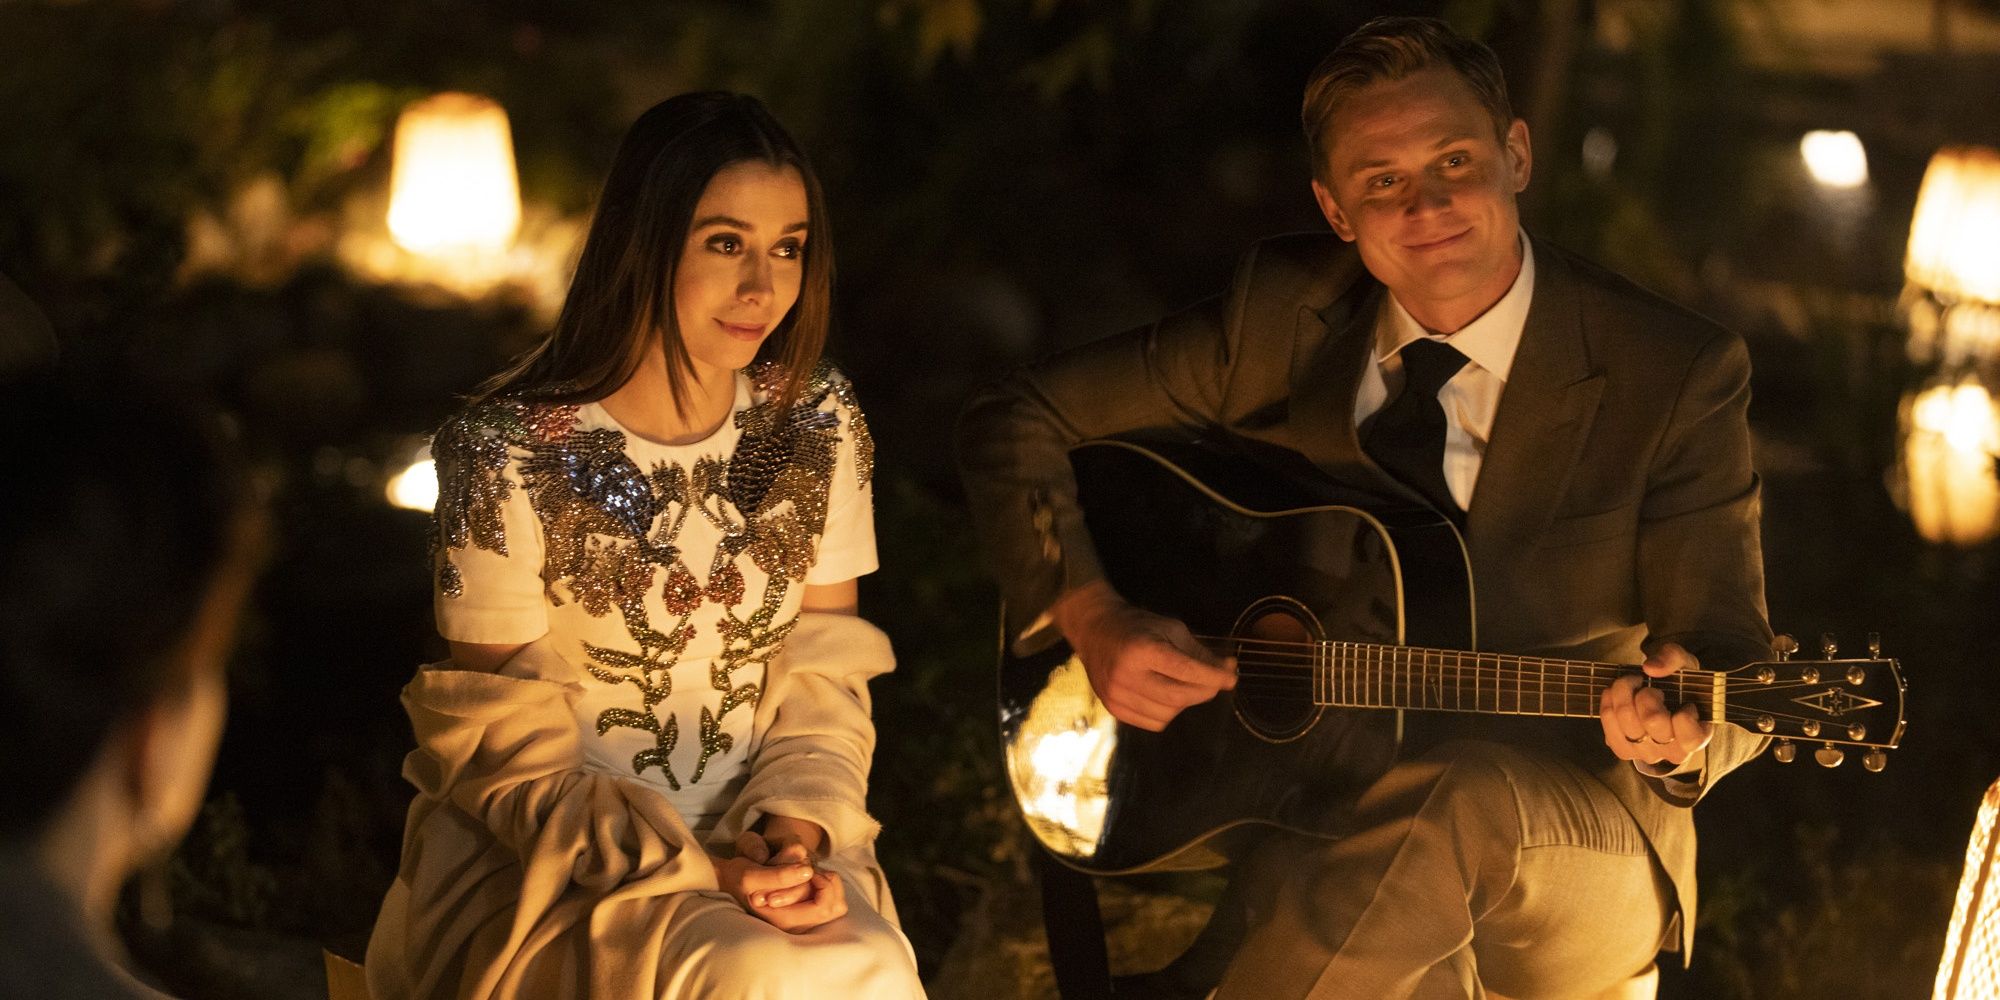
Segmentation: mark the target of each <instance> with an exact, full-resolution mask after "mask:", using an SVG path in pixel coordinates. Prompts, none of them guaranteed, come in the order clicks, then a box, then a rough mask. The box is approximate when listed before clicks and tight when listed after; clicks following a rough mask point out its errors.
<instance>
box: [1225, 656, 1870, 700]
mask: <svg viewBox="0 0 2000 1000" xmlns="http://www.w3.org/2000/svg"><path fill="white" fill-rule="evenodd" d="M1381 648H1385V649H1387V648H1395V649H1416V648H1418V647H1414V646H1403V647H1381ZM1440 652H1441V655H1440V656H1436V657H1430V658H1425V659H1417V658H1413V657H1409V656H1403V655H1392V656H1387V657H1383V658H1381V659H1374V658H1372V657H1371V656H1370V655H1369V654H1367V653H1363V654H1361V655H1359V656H1356V655H1352V654H1346V655H1339V654H1336V656H1335V657H1334V658H1333V659H1332V660H1331V661H1329V659H1328V658H1327V657H1324V656H1317V655H1314V654H1310V653H1278V654H1262V655H1259V656H1256V657H1249V658H1246V657H1242V656H1239V657H1237V665H1238V671H1239V673H1241V672H1242V669H1241V668H1242V667H1243V666H1244V665H1246V664H1249V665H1257V666H1263V667H1269V668H1273V669H1272V670H1271V671H1270V672H1271V673H1273V674H1276V673H1283V672H1286V671H1300V670H1320V669H1325V668H1326V667H1327V666H1329V664H1330V663H1331V665H1333V666H1335V667H1339V668H1342V669H1344V670H1345V671H1348V672H1361V673H1371V672H1380V671H1387V672H1391V673H1395V672H1402V673H1408V672H1411V671H1417V672H1423V671H1429V670H1451V671H1460V672H1463V671H1467V670H1470V671H1472V672H1473V673H1475V674H1483V672H1485V671H1503V672H1511V675H1512V676H1521V677H1536V676H1548V677H1553V675H1554V674H1555V673H1556V672H1557V671H1558V670H1560V671H1561V672H1563V673H1565V674H1570V675H1574V674H1575V673H1582V674H1583V675H1584V677H1582V678H1577V677H1575V676H1570V678H1569V680H1570V681H1571V682H1575V683H1594V682H1595V681H1596V680H1598V679H1599V676H1598V675H1606V674H1608V675H1612V677H1611V678H1606V679H1615V677H1618V676H1624V675H1626V674H1637V673H1639V672H1640V670H1639V668H1638V667H1637V666H1636V665H1634V666H1619V665H1617V664H1608V663H1595V662H1591V661H1587V660H1551V661H1532V662H1522V661H1516V662H1513V663H1509V662H1506V661H1505V660H1502V661H1499V662H1494V661H1493V660H1491V659H1487V660H1480V659H1478V658H1477V657H1482V656H1485V657H1492V656H1496V655H1504V654H1476V653H1470V652H1468V653H1464V654H1460V653H1457V652H1455V651H1450V650H1445V651H1440ZM1461 657H1474V659H1470V660H1467V659H1463V658H1461ZM1534 663H1542V664H1546V665H1545V666H1535V665H1533V664H1534ZM1718 674H1719V675H1721V676H1722V678H1723V683H1724V684H1725V685H1726V686H1727V689H1728V690H1773V691H1777V690H1790V689H1794V688H1800V687H1816V686H1819V685H1822V684H1832V685H1834V686H1838V684H1837V682H1834V681H1826V680H1820V681H1803V680H1801V681H1785V682H1782V683H1780V682H1775V681H1773V682H1769V683H1767V682H1764V681H1760V680H1758V679H1756V678H1754V677H1737V676H1733V674H1734V671H1715V670H1683V671H1679V672H1678V674H1677V675H1675V676H1679V677H1684V678H1688V679H1690V680H1692V681H1694V684H1695V685H1698V686H1701V687H1710V686H1712V685H1713V682H1714V678H1715V677H1716V676H1717V675H1718ZM1654 679H1655V680H1663V679H1665V678H1654Z"/></svg>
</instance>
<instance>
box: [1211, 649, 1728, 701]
mask: <svg viewBox="0 0 2000 1000" xmlns="http://www.w3.org/2000/svg"><path fill="white" fill-rule="evenodd" d="M1222 645H1223V646H1224V648H1223V649H1222V650H1221V651H1225V652H1229V653H1231V654H1233V655H1235V656H1236V657H1237V661H1238V669H1239V670H1240V671H1242V676H1243V677H1244V678H1260V679H1261V678H1269V677H1272V676H1274V673H1273V672H1274V671H1282V676H1286V677H1287V679H1289V680H1290V681H1291V682H1292V683H1293V684H1296V683H1300V682H1302V681H1305V680H1306V679H1307V677H1309V678H1310V683H1311V685H1312V700H1313V702H1314V703H1315V704H1319V705H1325V706H1329V707H1340V708H1399V709H1416V710H1422V711H1438V712H1478V713H1484V714H1489V715H1533V716H1546V717H1553V718H1593V719H1594V718H1596V717H1597V714H1598V705H1599V699H1600V698H1601V697H1602V696H1603V693H1604V688H1605V687H1606V686H1607V685H1609V684H1610V683H1611V682H1612V681H1613V680H1616V679H1617V678H1618V677H1619V676H1621V675H1624V674H1628V673H1636V672H1637V671H1638V668H1637V667H1633V666H1629V665H1619V664H1612V663H1593V662H1591V661H1588V660H1559V659H1549V658H1545V657H1533V656H1512V655H1506V654H1501V653H1473V652H1465V651H1461V650H1449V649H1425V648H1422V647H1416V646H1389V645H1381V644H1376V643H1359V642H1324V643H1275V642H1263V641H1259V640H1255V639H1247V640H1228V641H1227V642H1226V643H1224V644H1222ZM1721 676H1723V675H1721V674H1718V673H1716V672H1715V671H1709V670H1683V671H1680V672H1679V673H1676V674H1674V675H1672V676H1670V677H1666V678H1661V679H1657V680H1651V681H1649V682H1648V683H1649V684H1651V685H1652V686H1654V687H1657V688H1659V689H1660V690H1661V692H1662V693H1663V694H1665V695H1666V697H1667V701H1668V703H1669V704H1672V705H1682V704H1686V703H1688V702H1693V703H1694V704H1695V705H1697V706H1699V708H1700V710H1701V713H1702V717H1703V718H1705V719H1714V718H1715V717H1716V712H1715V707H1716V706H1715V700H1716V697H1717V693H1718V691H1719V690H1720V688H1721V685H1719V684H1718V683H1717V679H1718V678H1720V677H1721ZM1239 683H1240V682H1239Z"/></svg>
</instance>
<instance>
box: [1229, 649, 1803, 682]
mask: <svg viewBox="0 0 2000 1000" xmlns="http://www.w3.org/2000/svg"><path fill="white" fill-rule="evenodd" d="M1194 638H1196V640H1200V642H1204V644H1238V646H1264V648H1266V650H1260V652H1262V658H1264V662H1268V664H1278V662H1280V660H1282V658H1292V660H1302V662H1306V664H1312V666H1320V664H1324V662H1326V654H1328V652H1332V654H1336V656H1342V654H1344V656H1346V658H1348V660H1350V662H1356V660H1360V666H1362V668H1370V666H1376V664H1384V662H1386V664H1390V666H1420V664H1418V662H1416V658H1424V660H1428V664H1430V666H1440V664H1442V666H1450V668H1462V666H1464V660H1462V658H1466V656H1472V658H1474V662H1472V666H1474V670H1478V668H1490V666H1518V668H1522V670H1530V666H1528V664H1546V666H1550V668H1564V670H1584V672H1618V674H1624V672H1630V670H1638V668H1636V664H1634V666H1622V664H1602V662H1594V660H1556V658H1532V656H1512V654H1496V652H1476V650H1442V648H1430V646H1392V644H1378V642H1288V640H1264V638H1236V636H1230V638H1220V636H1194ZM1478 658H1494V660H1500V664H1490V662H1488V664H1482V662H1480V660H1478ZM1240 660H1242V656H1238V662H1240ZM1404 660H1408V662H1404ZM1446 660H1448V662H1446ZM1506 660H1514V664H1506ZM1806 662H1840V660H1806ZM1738 670H1740V668H1738ZM1682 674H1686V676H1706V678H1714V676H1716V674H1722V676H1724V680H1726V682H1728V684H1740V686H1744V688H1766V686H1768V684H1766V682H1762V680H1756V678H1740V676H1734V674H1736V672H1734V670H1684V672H1682ZM1814 684H1820V682H1814Z"/></svg>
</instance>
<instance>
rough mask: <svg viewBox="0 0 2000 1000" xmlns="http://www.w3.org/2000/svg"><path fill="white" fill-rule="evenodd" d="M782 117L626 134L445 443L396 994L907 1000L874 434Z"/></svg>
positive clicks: (397, 892) (810, 201)
mask: <svg viewBox="0 0 2000 1000" xmlns="http://www.w3.org/2000/svg"><path fill="white" fill-rule="evenodd" d="M827 236H828V234H827V221H826V211H825V208H824V205H823V203H822V200H821V196H820V189H819V185H818V182H817V181H816V180H815V179H814V177H813V173H812V169H811V167H810V166H809V165H808V164H807V162H806V159H805V157H804V155H803V154H802V153H800V151H799V149H798V147H797V146H796V145H795V144H794V143H793V142H792V140H791V138H790V137H789V136H787V135H786V134H785V132H784V131H783V130H782V129H781V128H780V127H779V126H778V124H777V122H776V121H774V120H773V119H772V118H771V117H770V115H769V113H768V112H766V111H765V109H764V108H763V106H762V105H761V104H759V103H758V102H757V101H755V100H754V99H752V98H749V97H743V96H738V95H731V94H720V93H706V94H689V95H684V96H681V97H676V98H673V99H671V100H668V101H665V102H663V103H661V104H659V105H657V106H655V107H654V108H652V109H651V110H649V111H647V112H646V113H645V114H644V115H642V116H640V118H639V120H638V121H637V122H636V123H635V124H634V125H633V126H632V128H631V130H630V131H629V132H627V133H626V136H625V138H624V140H623V142H622V143H621V144H620V146H619V150H618V153H617V156H616V159H615V162H614V163H613V165H612V170H611V176H610V178H609V179H608V180H607V181H606V183H605V187H604V193H603V196H602V198H601V199H600V201H599V205H598V208H597V215H596V218H595V220H594V221H593V223H592V225H591V229H590V233H589V236H588V237H587V238H586V240H585V243H584V248H583V254H582V257H581V259H580V260H579V262H578V264H577V272H576V277H575V279H574V280H573V282H572V284H571V286H570V290H569V296H568V299H567V300H566V301H565V302H564V305H563V309H562V313H561V315H560V316H559V318H558V319H557V321H556V327H555V330H554V332H553V333H552V334H551V335H550V337H549V338H548V340H547V341H546V342H545V343H543V344H542V345H541V346H540V347H539V348H538V349H537V350H535V351H534V352H532V353H531V354H530V355H529V356H528V357H526V358H525V359H524V360H523V361H521V362H520V363H519V364H518V365H516V366H515V367H514V368H513V369H512V370H510V371H508V372H506V373H503V374H502V375H500V376H498V377H496V378H495V379H494V380H493V381H492V382H490V383H489V384H488V385H487V386H486V387H484V388H483V390H482V392H481V393H480V394H479V396H478V398H477V399H475V401H474V402H473V404H472V405H471V406H469V407H468V408H467V409H466V410H464V411H463V412H461V413H460V414H459V415H457V416H456V417H454V418H453V419H452V420H451V421H449V422H447V423H446V424H445V426H444V427H443V428H442V429H441V430H439V432H438V435H437V438H436V440H435V442H434V446H433V451H434V452H435V454H436V456H437V460H438V478H439V499H438V507H437V539H436V546H435V547H436V550H437V551H436V552H435V555H434V559H435V570H436V607H437V621H438V629H439V631H440V633H442V634H443V636H444V637H445V639H446V640H448V641H449V643H450V647H451V660H450V661H449V662H447V663H441V664H435V665H432V666H430V667H426V668H425V669H423V670H420V671H419V672H418V675H417V678H416V679H415V680H414V681H412V682H411V684H410V686H409V687H408V688H406V689H405V691H404V695H403V702H404V705H405V706H406V707H407V708H408V710H409V712H410V716H411V719H412V721H413V722H414V724H415V728H416V734H417V742H418V748H417V750H416V752H414V753H413V754H411V755H410V757H409V759H408V761H407V763H406V765H405V767H404V774H405V776H406V777H408V778H409V780H410V781H411V782H412V783H413V784H415V785H416V786H417V789H418V796H417V799H416V801H415V802H414V803H413V804H412V806H411V810H410V818H409V823H408V826H407V828H406V830H405V835H404V851H403V862H402V868H401V871H400V873H399V874H398V877H397V879H396V882H395V884H394V885H393V886H392V887H391V889H390V891H389V895H388V897H387V899H386V900H385V901H384V904H383V910H382V914H381V917H380V919H379V920H378V921H377V923H376V927H375V933H374V937H373V940H372V941H371V942H370V945H369V950H368V960H367V971H368V979H369V985H370V988H371V989H372V991H373V992H374V994H375V996H376V997H377V998H379V1000H399V998H405V997H478V998H485V997H514V996H533V997H581V996H590V997H597V998H627V997H771V998H778V997H805V996H856V997H860V996H866V997H887V998H894V997H917V996H921V995H922V989H921V987H920V985H919V984H918V981H917V977H916V968H915V965H914V962H913V960H912V958H911V954H910V950H909V945H908V943H907V942H906V941H905V940H904V939H903V937H902V934H901V932H900V931H898V930H897V929H896V926H895V911H894V909H893V907H892V905H891V902H890V899H889V893H888V888H887V885H886V884H885V883H884V881H883V879H882V874H881V871H880V869H879V868H878V867H877V866H876V864H875V860H874V847H873V844H874V836H875V832H876V829H877V827H876V824H875V823H874V821H873V820H872V819H870V818H869V816H868V814H867V812H866V809H865V792H866V776H867V768H868V763H869V756H870V753H871V752H872V750H873V747H874V729H873V726H872V724H871V723H870V721H869V718H868V707H869V702H868V692H867V680H868V678H869V677H870V676H873V675H876V674H879V673H883V672H885V671H887V670H888V669H889V668H890V666H891V659H890V656H889V649H888V643H887V640H886V639H885V638H883V636H882V634H881V633H880V632H879V631H877V630H875V629H874V628H873V627H871V626H869V625H868V624H867V623H865V622H863V621H862V620H861V619H860V618H858V617H855V606H856V599H855V583H854V581H855V578H856V577H858V576H860V575H861V574H863V573H867V572H870V571H872V570H874V569H875V545H874V527H873V513H872V504H871V494H870V488H869V477H870V472H871V465H872V460H873V446H872V443H871V441H870V439H869V436H868V431H867V428H866V425H865V424H864V423H863V421H862V416H861V411H860V410H859V409H858V408H857V407H856V405H855V402H854V397H853V393H852V391H851V390H850V389H849V387H848V383H847V381H846V380H845V379H844V378H843V377H841V375H840V374H839V373H838V372H837V371H834V370H833V369H832V368H831V367H830V366H828V365H825V364H823V363H822V362H821V361H820V348H821V345H822V344H823V343H824V342H825V338H826V329H827V323H828V312H829V302H828V298H829V295H830V292H831V288H832V283H833V257H832V253H831V249H830V245H829V243H828V240H827Z"/></svg>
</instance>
